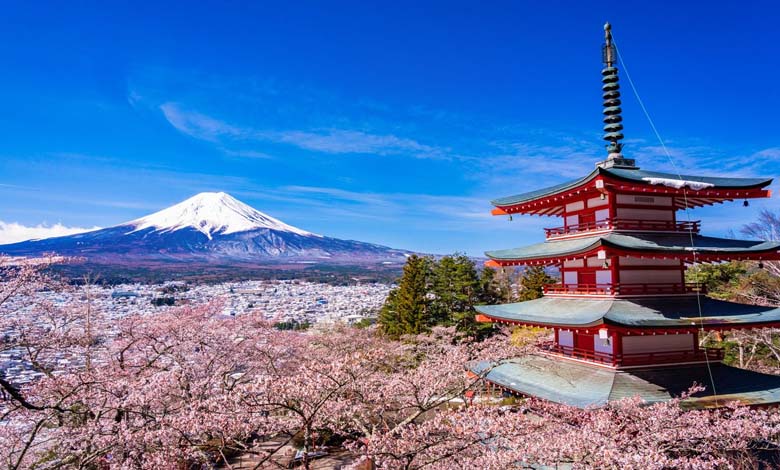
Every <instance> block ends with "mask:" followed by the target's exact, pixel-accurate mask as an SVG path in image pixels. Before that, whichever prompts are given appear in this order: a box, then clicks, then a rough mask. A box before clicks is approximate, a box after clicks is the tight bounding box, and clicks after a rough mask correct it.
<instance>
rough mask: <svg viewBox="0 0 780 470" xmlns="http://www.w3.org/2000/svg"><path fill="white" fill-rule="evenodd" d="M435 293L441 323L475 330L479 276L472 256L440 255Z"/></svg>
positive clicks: (435, 313)
mask: <svg viewBox="0 0 780 470" xmlns="http://www.w3.org/2000/svg"><path fill="white" fill-rule="evenodd" d="M432 294H433V295H432V297H433V302H432V310H433V318H434V320H435V321H436V322H437V323H438V324H444V325H455V326H456V327H457V328H458V330H459V331H461V332H466V331H471V330H473V326H474V323H475V320H474V315H475V313H476V312H475V311H474V304H475V303H476V302H477V300H478V296H479V277H478V276H477V270H476V268H475V266H474V262H473V261H472V260H471V259H469V258H468V257H467V256H465V255H459V254H455V255H453V256H445V257H443V258H442V259H440V260H439V261H438V262H437V263H436V266H435V268H434V275H433V286H432Z"/></svg>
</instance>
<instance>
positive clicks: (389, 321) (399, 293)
mask: <svg viewBox="0 0 780 470" xmlns="http://www.w3.org/2000/svg"><path fill="white" fill-rule="evenodd" d="M430 272H431V260H430V258H425V257H420V256H417V255H411V256H410V257H409V259H407V260H406V265H404V271H403V274H402V275H401V279H400V280H399V281H398V288H396V289H394V291H393V292H391V295H389V296H388V298H387V300H386V301H385V305H384V306H383V307H382V311H381V312H380V316H379V323H380V327H381V328H382V331H384V332H385V333H386V334H387V335H388V336H390V337H391V338H398V337H400V336H401V335H405V334H418V333H423V332H425V331H427V330H428V328H429V327H430V326H431V324H432V323H433V322H432V319H431V317H430V309H429V304H430V300H429V299H428V290H429V284H430V278H431V274H430Z"/></svg>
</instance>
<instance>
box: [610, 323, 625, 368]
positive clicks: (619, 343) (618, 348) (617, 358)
mask: <svg viewBox="0 0 780 470" xmlns="http://www.w3.org/2000/svg"><path fill="white" fill-rule="evenodd" d="M610 336H611V337H612V362H613V363H614V365H619V364H620V363H621V362H623V336H621V335H620V334H619V333H618V332H617V331H614V330H613V331H612V334H611V335H610Z"/></svg>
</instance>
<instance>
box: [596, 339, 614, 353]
mask: <svg viewBox="0 0 780 470" xmlns="http://www.w3.org/2000/svg"><path fill="white" fill-rule="evenodd" d="M614 348H615V345H614V344H612V340H611V339H609V338H599V335H593V350H594V351H596V352H600V353H604V354H612V351H613V350H614Z"/></svg>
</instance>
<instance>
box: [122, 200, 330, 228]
mask: <svg viewBox="0 0 780 470" xmlns="http://www.w3.org/2000/svg"><path fill="white" fill-rule="evenodd" d="M123 225H125V226H132V227H133V229H132V230H131V232H130V233H132V232H137V231H139V230H144V229H147V228H154V229H155V231H159V232H175V231H177V230H181V229H184V228H193V229H195V230H198V231H199V232H201V233H203V234H204V235H206V236H207V237H208V238H209V239H211V238H212V235H213V234H215V233H219V234H230V233H237V232H245V231H247V230H256V229H263V228H265V229H271V230H278V231H282V232H291V233H295V234H298V235H302V236H315V237H321V235H317V234H314V233H311V232H307V231H305V230H301V229H299V228H297V227H293V226H291V225H287V224H285V223H284V222H282V221H281V220H278V219H275V218H273V217H271V216H269V215H266V214H263V213H262V212H260V211H258V210H256V209H254V208H253V207H251V206H249V205H247V204H244V203H243V202H241V201H239V200H238V199H236V198H234V197H233V196H231V195H229V194H227V193H223V192H219V193H213V192H207V193H200V194H196V195H195V196H192V197H191V198H189V199H187V200H185V201H182V202H180V203H178V204H176V205H174V206H171V207H168V208H167V209H163V210H161V211H159V212H155V213H154V214H150V215H147V216H146V217H141V218H140V219H136V220H133V221H130V222H127V223H126V224H123Z"/></svg>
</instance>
